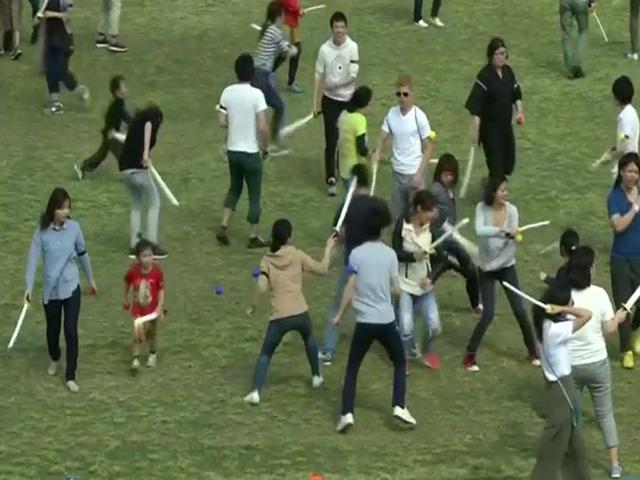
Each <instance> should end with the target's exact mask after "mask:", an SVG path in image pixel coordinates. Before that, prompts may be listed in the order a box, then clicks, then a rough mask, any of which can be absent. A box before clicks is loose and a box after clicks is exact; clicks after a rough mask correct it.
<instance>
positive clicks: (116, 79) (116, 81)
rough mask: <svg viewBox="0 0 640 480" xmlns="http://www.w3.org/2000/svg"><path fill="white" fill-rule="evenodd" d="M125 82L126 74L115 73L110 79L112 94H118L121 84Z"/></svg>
mask: <svg viewBox="0 0 640 480" xmlns="http://www.w3.org/2000/svg"><path fill="white" fill-rule="evenodd" d="M123 82H124V76H122V75H115V76H113V77H111V80H110V81H109V91H110V92H111V95H112V96H114V97H115V96H116V92H117V91H118V90H120V86H121V85H122V83H123Z"/></svg>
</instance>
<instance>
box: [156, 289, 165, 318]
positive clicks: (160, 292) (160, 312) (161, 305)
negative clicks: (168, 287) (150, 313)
mask: <svg viewBox="0 0 640 480" xmlns="http://www.w3.org/2000/svg"><path fill="white" fill-rule="evenodd" d="M156 314H157V315H158V318H163V317H164V288H161V289H160V290H158V306H157V307H156Z"/></svg>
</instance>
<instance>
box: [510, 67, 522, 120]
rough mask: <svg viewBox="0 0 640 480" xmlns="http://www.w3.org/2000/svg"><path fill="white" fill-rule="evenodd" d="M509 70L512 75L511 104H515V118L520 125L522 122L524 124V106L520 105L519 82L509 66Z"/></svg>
mask: <svg viewBox="0 0 640 480" xmlns="http://www.w3.org/2000/svg"><path fill="white" fill-rule="evenodd" d="M509 70H510V71H511V75H512V76H513V92H512V100H513V104H514V105H515V108H516V120H517V122H518V124H520V125H522V124H524V108H523V105H522V89H521V88H520V84H519V83H518V80H516V75H515V73H514V72H513V70H511V68H509Z"/></svg>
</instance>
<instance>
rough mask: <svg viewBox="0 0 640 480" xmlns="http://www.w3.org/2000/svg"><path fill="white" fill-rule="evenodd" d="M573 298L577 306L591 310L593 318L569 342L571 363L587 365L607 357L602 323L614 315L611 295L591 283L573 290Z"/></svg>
mask: <svg viewBox="0 0 640 480" xmlns="http://www.w3.org/2000/svg"><path fill="white" fill-rule="evenodd" d="M571 298H572V299H573V304H574V305H575V306H576V307H578V308H584V309H585V310H590V311H591V319H590V320H589V321H588V322H587V323H586V324H585V326H584V327H582V328H581V329H580V330H578V331H577V332H576V333H575V335H574V336H573V338H572V339H571V342H569V347H570V348H571V364H572V365H585V364H588V363H594V362H600V361H602V360H604V359H606V358H607V344H606V342H605V339H604V332H603V331H602V324H603V323H604V322H606V321H608V320H610V319H611V318H613V315H614V313H613V306H612V305H611V300H609V295H608V294H607V292H606V291H605V289H604V288H602V287H598V286H597V285H591V286H590V287H587V288H585V289H584V290H572V291H571Z"/></svg>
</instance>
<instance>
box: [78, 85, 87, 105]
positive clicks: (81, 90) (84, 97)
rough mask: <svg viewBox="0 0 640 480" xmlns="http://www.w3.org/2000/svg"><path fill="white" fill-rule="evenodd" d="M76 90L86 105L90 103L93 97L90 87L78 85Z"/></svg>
mask: <svg viewBox="0 0 640 480" xmlns="http://www.w3.org/2000/svg"><path fill="white" fill-rule="evenodd" d="M76 90H77V93H78V96H79V97H80V99H81V100H82V102H83V103H84V104H85V105H86V104H87V103H89V100H90V99H91V94H90V93H89V89H88V88H87V87H85V86H84V85H78V88H77V89H76Z"/></svg>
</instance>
